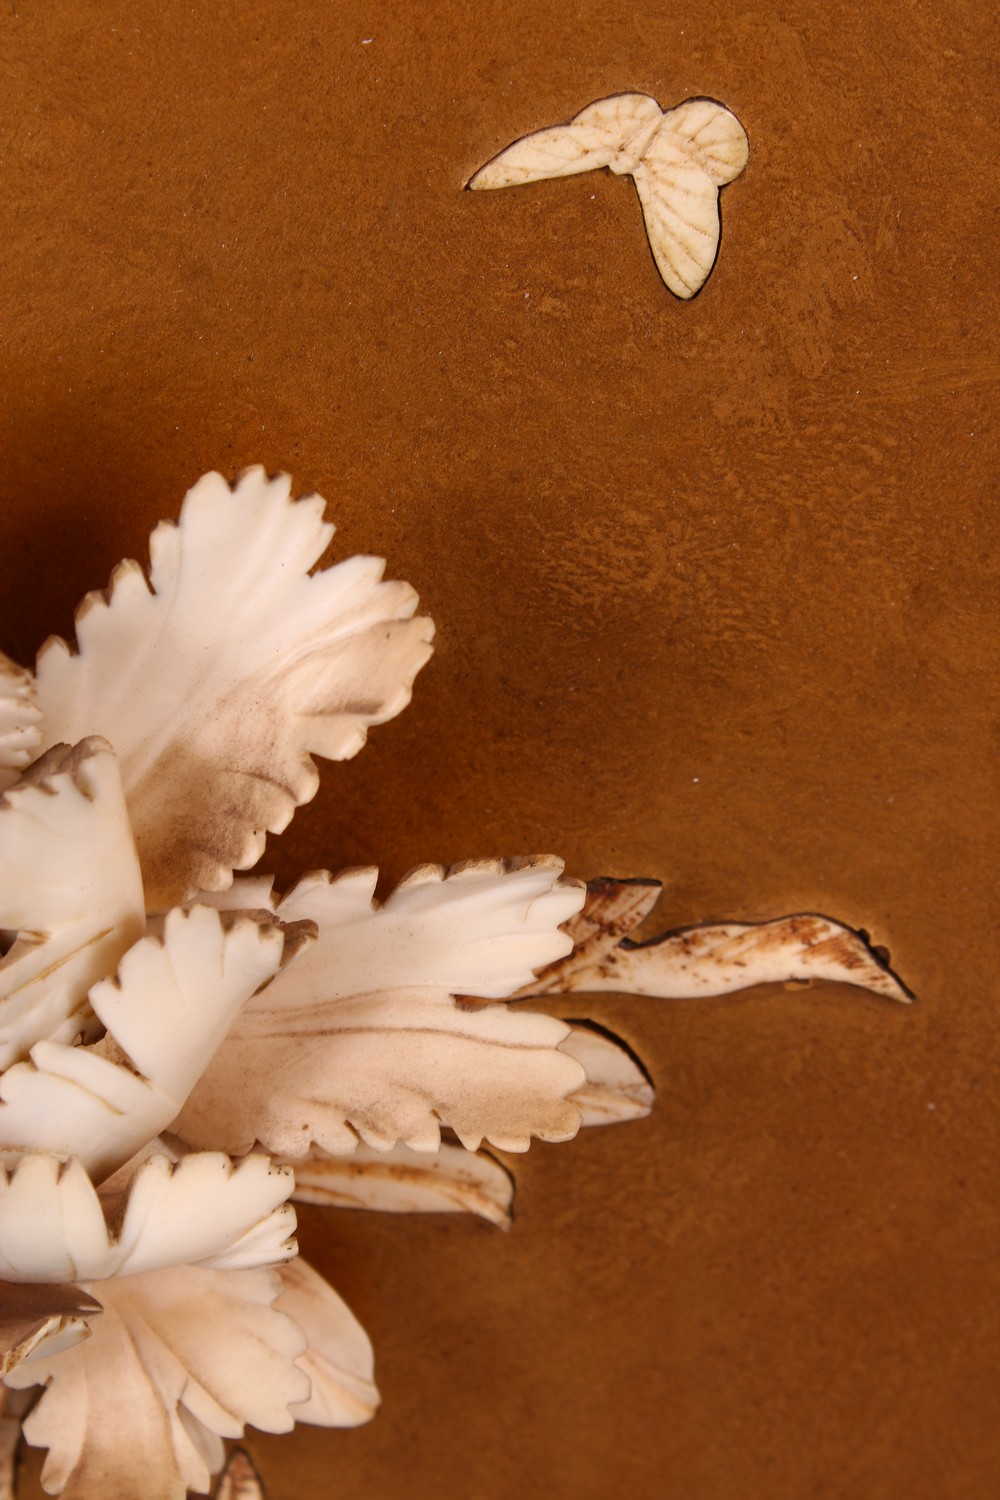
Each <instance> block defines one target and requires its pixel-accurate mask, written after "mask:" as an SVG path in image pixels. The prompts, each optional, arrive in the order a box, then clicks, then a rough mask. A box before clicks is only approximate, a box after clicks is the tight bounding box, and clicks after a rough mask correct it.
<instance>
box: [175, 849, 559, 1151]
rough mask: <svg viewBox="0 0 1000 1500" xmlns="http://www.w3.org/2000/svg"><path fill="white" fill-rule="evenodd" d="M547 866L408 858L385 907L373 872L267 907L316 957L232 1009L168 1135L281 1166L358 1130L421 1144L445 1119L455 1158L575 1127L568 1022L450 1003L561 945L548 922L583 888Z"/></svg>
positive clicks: (323, 881)
mask: <svg viewBox="0 0 1000 1500" xmlns="http://www.w3.org/2000/svg"><path fill="white" fill-rule="evenodd" d="M561 872H562V864H561V862H560V861H559V860H553V859H542V860H526V861H515V862H514V863H513V864H511V865H506V864H504V863H503V862H500V861H485V862H482V863H478V864H468V865H464V866H457V867H456V868H455V869H454V870H453V871H451V872H450V874H448V873H446V872H445V871H444V870H442V869H441V868H440V867H439V866H422V867H421V868H420V869H419V870H417V871H415V872H414V874H413V875H411V876H409V877H407V879H406V880H405V881H403V882H402V884H400V885H399V886H398V887H397V888H396V890H395V891H394V892H393V893H392V895H390V897H389V898H388V900H387V901H386V902H385V903H384V905H382V906H378V905H376V904H375V903H374V901H373V893H374V889H375V878H376V872H375V871H374V870H362V871H348V872H346V873H345V874H344V875H342V876H340V877H339V878H337V879H331V877H329V876H328V875H326V874H322V873H321V874H318V875H310V876H306V877H305V879H304V880H302V881H300V883H299V884H298V885H297V886H296V887H295V889H294V890H293V891H291V892H290V893H289V895H288V896H286V897H285V899H284V900H283V901H281V902H280V903H279V904H278V906H277V907H276V912H277V915H278V916H279V917H280V918H281V919H282V920H284V921H298V920H301V919H303V918H306V919H307V920H310V921H313V922H315V923H316V925H317V927H318V928H319V934H320V935H319V939H318V941H317V943H316V945H315V947H314V948H312V949H311V950H310V951H309V952H307V953H305V954H304V955H303V957H302V958H301V959H300V960H299V962H298V963H297V964H296V965H295V966H294V968H293V969H291V970H290V971H289V973H288V974H287V975H282V976H281V977H280V978H279V979H277V980H275V982H274V983H273V984H272V985H270V986H269V988H268V989H267V990H265V991H263V992H262V993H261V994H259V995H257V996H256V997H255V998H254V999H253V1000H252V1001H251V1002H250V1004H249V1005H247V1006H246V1007H245V1008H244V1010H243V1011H242V1012H241V1014H240V1016H239V1017H238V1019H237V1021H236V1022H235V1024H234V1026H233V1028H232V1030H231V1031H230V1033H229V1035H228V1037H227V1038H226V1040H225V1041H224V1042H223V1044H222V1046H221V1047H220V1048H219V1051H218V1053H217V1054H216V1056H215V1057H214V1058H213V1060H212V1062H211V1063H210V1064H209V1065H208V1067H207V1069H206V1071H205V1073H204V1074H203V1076H202V1078H201V1080H200V1081H199V1083H198V1084H197V1086H196V1087H195V1088H194V1089H193V1091H192V1093H191V1097H190V1098H189V1100H188V1102H187V1104H186V1105H185V1107H184V1109H183V1110H182V1112H181V1114H180V1116H179V1118H178V1119H177V1120H176V1121H175V1122H174V1124H173V1126H172V1127H171V1128H172V1130H173V1132H174V1133H175V1134H176V1135H178V1136H180V1138H181V1139H182V1140H184V1141H186V1142H188V1143H189V1144H190V1145H194V1146H198V1147H199V1148H201V1147H203V1146H205V1144H206V1143H207V1142H209V1141H211V1142H212V1144H213V1145H216V1146H222V1147H223V1149H226V1150H230V1151H233V1152H235V1153H239V1152H242V1151H245V1150H248V1149H249V1147H250V1146H251V1145H252V1144H253V1142H254V1141H255V1140H257V1141H260V1142H261V1144H262V1145H264V1146H266V1147H267V1149H268V1150H270V1151H274V1152H275V1153H277V1154H278V1155H280V1156H285V1157H291V1158H294V1157H298V1156H303V1155H305V1153H306V1151H307V1150H308V1149H309V1147H310V1145H312V1144H313V1142H315V1143H317V1144H318V1145H320V1146H322V1147H323V1148H324V1149H325V1150H327V1151H329V1152H332V1153H334V1154H346V1153H350V1152H351V1151H353V1150H354V1148H355V1147H356V1145H357V1143H358V1139H359V1138H360V1139H361V1140H362V1141H364V1143H365V1144H366V1145H369V1146H374V1147H376V1148H380V1149H382V1150H387V1149H389V1148H390V1147H392V1146H394V1145H395V1144H396V1143H397V1141H398V1142H401V1143H402V1144H404V1145H407V1146H411V1147H413V1148H415V1149H416V1150H420V1151H436V1150H437V1149H438V1146H439V1143H440V1139H441V1125H442V1124H444V1125H448V1126H450V1127H451V1129H452V1130H453V1131H454V1132H455V1134H456V1135H457V1136H458V1137H459V1139H460V1140H461V1142H462V1144H463V1145H464V1146H467V1147H468V1148H469V1149H470V1150H475V1149H476V1148H477V1147H478V1146H479V1145H480V1143H481V1142H482V1141H483V1140H484V1139H486V1140H488V1141H490V1142H491V1143H492V1144H493V1145H495V1146H499V1147H501V1148H502V1149H504V1150H508V1151H523V1150H526V1149H527V1146H528V1144H529V1141H530V1139H531V1137H532V1136H533V1135H536V1136H539V1137H541V1138H542V1139H545V1140H566V1139H568V1138H569V1137H571V1136H573V1135H575V1134H576V1131H577V1129H578V1128H579V1112H578V1110H577V1109H576V1108H575V1107H574V1105H573V1104H572V1103H570V1102H569V1101H568V1099H567V1095H569V1094H571V1093H572V1092H573V1090H574V1089H576V1088H578V1087H579V1086H580V1085H581V1083H582V1082H583V1077H584V1074H583V1068H582V1067H581V1066H580V1065H579V1064H578V1063H576V1062H575V1061H574V1060H573V1059H572V1058H571V1057H570V1056H568V1055H567V1054H566V1053H565V1052H562V1051H560V1050H559V1048H560V1043H561V1042H562V1041H563V1040H564V1039H565V1037H566V1035H567V1028H566V1026H565V1025H564V1024H563V1023H562V1022H561V1021H556V1020H554V1019H553V1018H552V1017H550V1016H545V1015H539V1014H532V1013H529V1012H525V1011H522V1010H519V1011H512V1010H509V1009H507V1008H506V1007H504V1006H499V1005H493V1006H478V1007H471V1006H467V1005H466V1006H463V1005H459V1004H458V1003H457V1001H456V999H455V994H456V993H466V994H468V993H470V992H475V993H478V994H480V995H483V994H485V995H489V996H497V995H503V994H510V993H511V992H512V991H513V990H515V989H517V987H518V986H519V985H521V984H523V983H524V982H525V978H526V976H528V975H530V974H531V973H532V970H533V969H536V968H538V967H539V966H540V965H542V964H545V963H547V962H552V961H553V960H552V955H558V954H565V953H566V952H567V951H568V949H569V946H570V942H569V940H568V939H567V937H566V934H565V933H564V932H562V931H561V930H560V925H559V924H560V923H562V922H564V921H565V920H566V919H567V917H568V916H570V915H571V914H572V913H573V912H575V911H576V910H578V908H579V907H580V905H581V902H582V900H583V894H584V892H583V890H582V888H581V887H580V886H579V884H578V883H576V882H574V883H572V884H569V883H566V882H564V881H562V880H561V879H560V876H561ZM237 899H238V893H237Z"/></svg>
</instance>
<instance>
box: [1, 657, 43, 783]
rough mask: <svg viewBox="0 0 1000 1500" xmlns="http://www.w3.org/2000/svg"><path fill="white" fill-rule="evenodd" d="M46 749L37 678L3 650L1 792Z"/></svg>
mask: <svg viewBox="0 0 1000 1500" xmlns="http://www.w3.org/2000/svg"><path fill="white" fill-rule="evenodd" d="M41 748H42V711H41V709H40V708H39V707H38V704H37V702H36V701H35V679H34V676H33V675H32V673H31V672H29V671H28V670H27V668H26V667H19V666H18V665H17V662H14V661H11V659H10V657H9V656H4V654H3V652H2V651H0V792H2V791H5V790H6V788H7V787H9V786H10V785H11V783H12V782H15V781H16V780H17V778H18V777H19V776H20V774H21V772H22V771H23V770H24V768H25V767H26V766H29V765H30V764H31V762H32V761H33V760H34V759H35V758H36V757H37V756H38V754H39V753H40V751H41Z"/></svg>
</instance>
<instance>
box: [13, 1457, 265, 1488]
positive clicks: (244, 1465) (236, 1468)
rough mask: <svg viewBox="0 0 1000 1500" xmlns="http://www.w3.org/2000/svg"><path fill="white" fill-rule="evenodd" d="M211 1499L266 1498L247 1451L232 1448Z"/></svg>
mask: <svg viewBox="0 0 1000 1500" xmlns="http://www.w3.org/2000/svg"><path fill="white" fill-rule="evenodd" d="M0 1500H2V1497H0ZM212 1500H266V1497H265V1495H264V1486H263V1484H262V1483H261V1478H260V1475H259V1474H258V1473H257V1470H256V1469H255V1468H254V1466H253V1460H252V1459H251V1457H250V1455H249V1453H246V1452H244V1450H243V1449H242V1448H234V1449H233V1451H232V1453H230V1455H229V1461H228V1462H227V1464H226V1467H225V1468H224V1469H223V1471H222V1473H221V1474H220V1475H219V1482H218V1484H217V1485H216V1487H215V1493H214V1495H213V1497H212Z"/></svg>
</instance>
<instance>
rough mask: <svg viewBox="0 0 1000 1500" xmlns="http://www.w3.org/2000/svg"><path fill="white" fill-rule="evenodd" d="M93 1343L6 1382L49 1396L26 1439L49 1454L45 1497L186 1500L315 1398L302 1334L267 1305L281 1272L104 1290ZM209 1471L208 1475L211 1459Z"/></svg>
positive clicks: (176, 1269)
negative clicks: (229, 1441)
mask: <svg viewBox="0 0 1000 1500" xmlns="http://www.w3.org/2000/svg"><path fill="white" fill-rule="evenodd" d="M90 1290H91V1291H92V1292H93V1293H94V1295H95V1296H96V1297H98V1298H99V1299H100V1301H101V1303H102V1304H103V1307H104V1312H103V1314H102V1316H101V1317H100V1318H98V1319H97V1321H96V1322H95V1323H94V1327H93V1331H92V1333H91V1336H90V1338H89V1339H87V1340H86V1341H85V1342H84V1343H82V1344H79V1345H77V1347H76V1348H74V1349H69V1350H65V1351H64V1352H63V1353H62V1354H60V1355H58V1357H56V1358H54V1359H50V1360H49V1359H42V1360H32V1361H30V1362H29V1363H26V1364H21V1365H18V1367H17V1368H16V1369H15V1370H14V1371H12V1372H11V1375H10V1376H8V1380H9V1381H10V1383H11V1384H12V1385H16V1386H18V1387H24V1386H27V1385H31V1384H39V1385H47V1389H46V1390H45V1392H44V1393H43V1395H42V1397H41V1400H40V1401H39V1403H38V1405H37V1406H36V1407H35V1409H34V1410H33V1411H32V1412H31V1414H30V1415H29V1416H28V1417H27V1418H26V1420H25V1423H24V1435H25V1437H26V1438H27V1440H28V1442H29V1443H32V1444H34V1445H35V1446H36V1447H40V1448H48V1450H49V1453H48V1457H47V1459H46V1461H45V1467H44V1469H43V1471H42V1483H43V1485H44V1486H45V1488H46V1490H47V1491H49V1492H50V1493H54V1494H60V1493H61V1494H63V1495H64V1497H65V1500H93V1497H94V1496H96V1495H100V1496H101V1497H102V1500H133V1497H138V1496H141V1497H142V1500H184V1497H185V1495H186V1494H187V1491H188V1490H195V1491H198V1492H199V1493H203V1492H204V1491H206V1490H207V1489H208V1486H209V1482H210V1477H211V1476H210V1467H217V1466H218V1465H219V1464H220V1463H221V1461H222V1448H221V1445H220V1444H219V1443H218V1441H217V1439H218V1438H219V1437H239V1436H240V1435H241V1434H242V1432H243V1428H244V1426H245V1424H247V1423H252V1424H253V1426H255V1427H259V1428H261V1429H262V1430H263V1431H264V1432H289V1431H290V1430H291V1428H292V1426H293V1422H294V1418H293V1416H292V1414H291V1412H290V1410H289V1408H290V1407H291V1406H292V1405H293V1404H294V1403H296V1402H302V1401H307V1400H308V1399H309V1380H308V1377H307V1376H306V1375H305V1374H304V1373H303V1371H302V1370H300V1369H298V1368H297V1366H296V1363H295V1361H296V1360H297V1359H298V1358H299V1356H300V1355H301V1354H302V1353H303V1350H304V1346H305V1343H306V1340H305V1336H304V1334H303V1333H302V1331H301V1330H300V1329H299V1328H298V1326H297V1325H296V1324H295V1323H293V1322H292V1320H291V1319H290V1318H288V1317H285V1316H284V1315H283V1314H282V1313H280V1312H278V1311H277V1310H276V1309H275V1308H274V1306H273V1305H272V1304H273V1303H274V1302H275V1299H276V1298H277V1297H278V1295H279V1294H280V1292H281V1282H280V1279H279V1278H278V1276H277V1274H276V1273H275V1272H274V1271H270V1270H266V1269H255V1270H245V1271H216V1270H206V1269H203V1268H201V1267H196V1266H173V1267H171V1268H169V1269H167V1270H160V1271H153V1272H149V1273H147V1274H145V1275H138V1276H126V1277H115V1278H113V1279H112V1280H109V1281H99V1282H96V1283H94V1284H92V1285H91V1287H90ZM207 1459H209V1460H211V1464H210V1463H209V1462H207V1461H206V1460H207Z"/></svg>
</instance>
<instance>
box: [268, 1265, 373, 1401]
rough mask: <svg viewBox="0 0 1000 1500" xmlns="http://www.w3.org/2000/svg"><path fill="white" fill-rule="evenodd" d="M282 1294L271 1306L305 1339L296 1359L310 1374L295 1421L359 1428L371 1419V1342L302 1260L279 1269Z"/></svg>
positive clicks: (350, 1314)
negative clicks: (296, 1328) (300, 1331)
mask: <svg viewBox="0 0 1000 1500" xmlns="http://www.w3.org/2000/svg"><path fill="white" fill-rule="evenodd" d="M278 1274H279V1275H280V1277H281V1286H282V1291H281V1296H280V1297H279V1298H278V1300H277V1302H276V1303H275V1304H274V1306H275V1309H276V1310H277V1311H278V1312H283V1313H284V1314H285V1315H286V1316H287V1317H289V1318H291V1319H292V1321H293V1322H294V1323H296V1324H298V1326H299V1328H301V1329H302V1331H303V1333H304V1334H305V1336H306V1338H307V1340H308V1346H307V1348H306V1350H305V1353H304V1354H300V1355H299V1357H298V1359H297V1360H296V1361H295V1363H296V1364H297V1366H298V1368H299V1369H300V1370H301V1371H303V1373H304V1374H306V1375H308V1377H309V1383H310V1393H309V1397H308V1399H307V1400H305V1401H297V1402H295V1403H294V1404H293V1405H292V1407H291V1413H292V1416H293V1417H294V1418H295V1420H296V1422H311V1423H313V1424H314V1425H315V1426H317V1427H358V1426H359V1425H360V1424H361V1423H362V1422H368V1421H370V1420H371V1418H372V1417H373V1416H374V1415H375V1412H376V1410H377V1408H378V1404H379V1393H378V1390H377V1389H376V1387H375V1380H374V1371H375V1357H374V1355H373V1353H372V1346H371V1340H370V1339H369V1337H368V1335H367V1333H365V1330H364V1329H363V1328H362V1326H361V1324H360V1323H359V1322H358V1320H357V1318H356V1317H355V1316H354V1314H353V1313H352V1312H351V1311H350V1309H349V1308H348V1307H347V1306H346V1305H345V1304H344V1303H343V1302H342V1301H341V1299H340V1298H339V1297H338V1296H337V1293H336V1292H335V1291H334V1290H333V1288H332V1287H331V1286H328V1285H327V1283H326V1282H325V1281H324V1280H323V1278H322V1276H320V1275H318V1274H317V1273H316V1272H315V1271H314V1270H313V1268H312V1266H310V1265H307V1264H306V1262H305V1261H304V1260H302V1258H301V1257H298V1258H297V1259H296V1260H293V1261H290V1262H289V1263H288V1265H287V1266H282V1267H281V1268H280V1270H279V1272H278Z"/></svg>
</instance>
